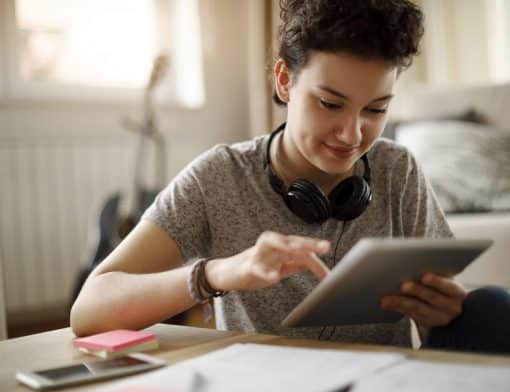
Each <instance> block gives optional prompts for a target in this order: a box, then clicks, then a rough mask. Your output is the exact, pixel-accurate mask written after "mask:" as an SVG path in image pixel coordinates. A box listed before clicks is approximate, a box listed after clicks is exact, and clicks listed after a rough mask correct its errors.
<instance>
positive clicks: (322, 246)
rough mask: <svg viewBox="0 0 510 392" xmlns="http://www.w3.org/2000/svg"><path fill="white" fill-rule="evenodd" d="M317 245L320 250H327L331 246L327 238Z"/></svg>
mask: <svg viewBox="0 0 510 392" xmlns="http://www.w3.org/2000/svg"><path fill="white" fill-rule="evenodd" d="M317 247H318V248H319V249H320V250H327V249H328V248H329V241H326V240H322V241H319V243H318V244H317Z"/></svg>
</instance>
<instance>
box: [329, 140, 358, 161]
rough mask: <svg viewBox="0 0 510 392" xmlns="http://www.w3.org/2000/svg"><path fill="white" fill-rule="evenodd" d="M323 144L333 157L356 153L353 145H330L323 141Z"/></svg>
mask: <svg viewBox="0 0 510 392" xmlns="http://www.w3.org/2000/svg"><path fill="white" fill-rule="evenodd" d="M323 145H324V147H326V150H327V151H328V152H329V153H330V154H332V155H333V156H334V157H335V158H350V157H352V156H353V155H354V154H355V153H356V148H355V147H345V146H330V145H329V144H326V143H323Z"/></svg>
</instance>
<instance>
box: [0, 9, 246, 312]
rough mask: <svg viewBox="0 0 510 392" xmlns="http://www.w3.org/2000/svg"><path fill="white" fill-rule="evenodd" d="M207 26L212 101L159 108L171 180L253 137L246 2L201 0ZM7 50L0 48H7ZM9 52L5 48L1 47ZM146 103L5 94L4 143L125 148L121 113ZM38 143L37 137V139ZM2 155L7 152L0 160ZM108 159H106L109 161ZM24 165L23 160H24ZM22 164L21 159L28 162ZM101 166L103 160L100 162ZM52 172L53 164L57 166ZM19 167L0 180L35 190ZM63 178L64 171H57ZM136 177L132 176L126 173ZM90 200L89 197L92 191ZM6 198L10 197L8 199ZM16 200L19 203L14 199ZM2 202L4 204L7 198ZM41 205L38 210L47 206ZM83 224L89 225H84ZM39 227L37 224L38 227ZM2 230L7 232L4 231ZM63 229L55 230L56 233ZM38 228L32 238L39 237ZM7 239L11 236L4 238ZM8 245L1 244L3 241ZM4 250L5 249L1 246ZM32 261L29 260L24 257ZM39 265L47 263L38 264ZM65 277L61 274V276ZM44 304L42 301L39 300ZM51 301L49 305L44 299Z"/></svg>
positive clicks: (0, 116) (0, 107) (11, 264)
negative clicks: (194, 162)
mask: <svg viewBox="0 0 510 392" xmlns="http://www.w3.org/2000/svg"><path fill="white" fill-rule="evenodd" d="M200 5H201V23H202V26H201V27H202V35H203V37H202V42H203V46H204V72H205V78H204V79H205V93H206V102H205V106H204V107H203V108H201V109H199V110H192V111H190V110H183V109H181V108H178V107H171V106H162V107H159V108H158V114H159V127H160V129H161V131H162V132H163V133H164V135H165V137H166V140H167V143H168V144H169V148H168V152H169V157H168V158H169V162H168V170H167V172H168V178H169V179H170V178H171V177H173V176H174V175H175V174H176V173H177V172H178V171H179V170H180V169H181V168H182V167H183V166H184V165H185V164H187V163H188V162H189V161H190V160H191V159H192V158H193V157H195V156H196V155H198V154H199V153H200V152H202V151H204V150H206V149H208V148H209V147H211V146H212V145H214V144H216V143H219V142H233V141H237V140H242V139H246V138H247V137H248V136H249V134H250V132H249V131H250V130H249V129H248V128H249V122H248V117H249V110H248V102H247V101H248V99H247V96H248V95H247V60H246V57H247V56H246V53H247V52H246V51H247V49H246V38H247V28H246V25H247V20H248V19H247V18H248V10H247V2H245V1H238V0H201V2H200ZM3 7H5V2H4V1H2V0H0V12H2V11H3ZM4 44H5V31H4V29H3V27H2V26H0V45H4ZM0 49H1V47H0ZM0 53H5V52H0ZM4 62H5V58H4V59H1V58H0V89H1V88H2V87H3V82H2V81H3V78H4V72H2V71H3V70H4V69H3V68H2V67H3V65H4ZM139 113H140V107H139V106H138V105H136V104H133V103H131V104H127V103H121V102H111V103H106V104H99V103H94V102H89V103H86V102H81V103H80V102H50V101H46V102H37V101H33V102H27V101H17V102H16V101H10V100H8V99H6V98H5V96H2V94H1V93H0V147H2V145H3V148H7V147H6V146H8V145H9V143H12V142H13V141H15V140H18V139H24V140H27V138H28V140H30V138H31V137H37V139H40V138H43V139H45V138H47V140H48V141H51V140H57V139H59V140H61V139H62V138H70V140H74V142H75V143H76V141H79V140H82V139H83V140H92V139H94V140H100V139H101V138H104V139H105V140H107V141H109V142H110V143H111V141H112V138H113V140H115V139H117V140H118V141H119V145H125V144H126V139H127V138H131V139H132V135H131V134H130V133H128V132H126V131H125V130H123V129H122V127H121V126H120V122H119V120H120V118H121V117H122V116H125V115H126V114H129V115H132V116H133V117H136V116H138V115H139ZM34 140H35V139H34ZM0 158H1V157H0ZM106 158H107V157H105V159H106ZM129 158H130V157H129V151H128V155H127V161H126V162H124V163H123V164H124V166H123V167H124V169H125V170H129V165H130V164H131V162H130V161H129ZM18 163H19V162H18ZM21 163H22V162H21ZM101 164H102V163H101V162H99V163H98V165H101ZM47 170H55V169H52V167H51V165H49V166H48V169H47ZM13 173H15V171H12V170H8V168H6V167H5V165H4V170H0V184H7V183H12V181H17V182H23V183H24V184H25V188H24V189H25V190H26V192H27V194H28V196H27V197H30V195H31V188H30V186H31V184H30V178H17V179H13V178H12V175H13ZM50 174H52V175H54V176H56V177H58V176H59V175H60V174H59V173H56V172H55V173H50ZM123 175H124V176H125V177H129V173H124V174H123ZM8 191H9V190H8V189H5V188H4V189H2V191H1V193H2V198H4V196H6V197H8ZM85 198H86V196H85ZM4 199H5V198H4ZM9 200H10V203H15V202H16V200H13V199H12V198H11V199H9ZM0 204H1V203H0ZM86 205H87V211H85V212H83V215H84V216H87V215H90V214H92V205H91V203H87V204H86ZM43 207H44V206H41V205H38V206H34V207H33V208H43ZM9 208H10V207H9V206H4V207H3V209H2V212H5V211H7V209H9ZM73 213H75V212H73V211H62V214H73ZM0 219H2V220H3V222H2V225H0V230H3V231H4V233H3V234H9V233H7V231H8V230H9V227H10V222H7V221H6V220H5V217H2V218H0ZM82 224H83V225H85V224H86V222H82ZM32 226H33V225H32ZM24 227H25V229H26V230H32V227H31V225H30V224H27V225H25V226H24ZM75 229H76V231H77V232H78V233H79V235H80V238H79V246H78V247H77V249H76V254H75V257H74V258H73V260H69V263H70V264H71V266H70V268H69V270H70V271H76V270H77V269H78V265H79V263H80V262H81V261H82V258H83V253H84V251H85V246H86V236H87V234H86V228H84V227H79V228H75ZM0 234H2V233H1V232H0ZM57 234H58V233H56V235H57ZM36 235H37V234H36V233H32V237H34V236H36ZM1 238H6V237H5V236H3V237H2V236H0V239H1ZM8 238H9V241H17V243H15V244H12V243H11V244H9V247H10V249H16V250H17V251H18V250H20V249H22V248H23V246H24V239H23V238H16V239H13V237H12V236H10V237H8ZM0 245H2V244H0ZM0 249H4V248H3V247H2V246H0ZM17 251H16V252H7V253H9V254H5V253H6V251H5V250H4V254H3V255H0V259H1V258H2V257H1V256H3V262H4V265H5V266H6V268H4V272H5V273H6V277H5V279H6V281H7V282H9V280H10V281H11V283H12V284H11V285H8V288H9V287H15V286H16V282H15V280H16V277H17V276H15V275H14V276H13V275H12V274H13V271H15V267H16V265H18V264H19V263H20V260H18V259H17V257H9V256H13V255H19V252H17ZM25 261H26V260H25ZM28 262H29V263H33V265H34V267H36V266H37V265H38V263H40V260H39V259H38V257H37V255H34V256H33V257H31V258H29V260H28ZM39 268H40V267H39ZM27 269H30V265H28V266H27V265H25V266H24V270H25V271H26V270H27ZM60 276H61V275H60ZM64 278H65V279H67V280H68V281H67V282H66V285H65V286H64V287H67V288H69V287H70V286H71V285H72V282H71V281H69V280H70V279H74V276H72V278H71V277H70V276H64ZM6 294H7V306H8V308H9V309H10V310H19V309H20V307H22V305H23V304H22V303H21V302H20V300H19V298H15V296H16V294H15V293H14V294H13V292H12V291H11V292H9V290H7V293H6ZM67 294H68V293H67V291H66V290H61V296H60V297H59V298H58V299H55V297H53V299H52V301H54V302H59V303H55V304H53V305H59V304H61V303H65V302H66V301H67V300H68V298H67ZM38 301H39V302H38ZM40 302H41V300H39V299H38V298H34V299H33V300H32V301H31V302H30V305H31V306H32V307H36V306H37V305H41V303H40ZM43 305H50V304H47V303H45V304H43Z"/></svg>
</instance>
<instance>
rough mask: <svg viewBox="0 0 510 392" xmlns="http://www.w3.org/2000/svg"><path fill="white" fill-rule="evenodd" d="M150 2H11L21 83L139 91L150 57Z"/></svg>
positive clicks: (152, 41) (152, 37)
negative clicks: (19, 40)
mask: <svg viewBox="0 0 510 392" xmlns="http://www.w3.org/2000/svg"><path fill="white" fill-rule="evenodd" d="M154 13H155V10H154V5H153V2H149V1H146V2H141V1H139V0H108V1H103V0H87V1H80V0H72V1H70V0H45V1H44V2H41V1H38V0H17V2H16V16H17V24H18V29H19V30H20V32H21V37H22V48H21V58H20V68H21V74H22V78H23V79H24V80H31V79H32V80H33V79H37V80H53V81H58V82H64V83H69V82H70V83H78V84H83V85H91V86H111V87H141V86H142V85H143V84H144V83H145V81H146V78H147V70H148V69H150V65H151V63H152V58H153V57H154V55H155V53H156V47H155V42H156V39H155V32H154V18H155V14H154Z"/></svg>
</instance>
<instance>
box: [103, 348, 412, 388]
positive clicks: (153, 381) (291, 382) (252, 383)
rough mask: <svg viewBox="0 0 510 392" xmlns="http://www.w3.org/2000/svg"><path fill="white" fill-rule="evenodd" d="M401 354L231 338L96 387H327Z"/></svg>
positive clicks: (385, 364) (390, 362)
mask: <svg viewBox="0 0 510 392" xmlns="http://www.w3.org/2000/svg"><path fill="white" fill-rule="evenodd" d="M403 360H405V356H403V355H401V354H393V353H389V354H386V353H360V352H353V351H341V350H329V349H309V348H295V347H281V346H269V345H262V344H234V345H232V346H230V347H227V348H224V349H221V350H218V351H214V352H212V353H209V354H206V355H203V356H200V357H197V358H194V359H190V360H186V361H183V362H180V363H178V364H175V365H172V366H169V367H166V368H164V369H161V370H155V371H152V372H150V373H145V374H143V375H139V376H132V377H129V379H124V380H123V381H119V382H117V383H116V384H111V385H110V386H109V387H108V388H106V389H105V388H103V389H101V390H102V391H112V392H114V391H120V390H122V388H125V387H134V386H137V387H147V388H165V390H166V389H168V390H172V391H175V392H179V391H182V392H216V391H218V392H228V391H235V392H240V391H246V392H251V391H253V392H255V391H256V392H261V391H269V392H270V391H278V392H282V391H295V392H299V391H306V392H314V391H317V392H327V391H334V390H336V389H339V388H341V387H342V386H345V385H348V384H349V383H351V382H353V381H356V380H359V379H360V378H361V377H364V376H367V375H368V374H371V373H373V372H375V371H378V370H382V369H383V368H387V367H389V366H391V365H393V364H396V363H398V362H400V361H403Z"/></svg>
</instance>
